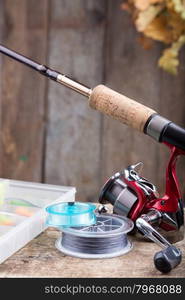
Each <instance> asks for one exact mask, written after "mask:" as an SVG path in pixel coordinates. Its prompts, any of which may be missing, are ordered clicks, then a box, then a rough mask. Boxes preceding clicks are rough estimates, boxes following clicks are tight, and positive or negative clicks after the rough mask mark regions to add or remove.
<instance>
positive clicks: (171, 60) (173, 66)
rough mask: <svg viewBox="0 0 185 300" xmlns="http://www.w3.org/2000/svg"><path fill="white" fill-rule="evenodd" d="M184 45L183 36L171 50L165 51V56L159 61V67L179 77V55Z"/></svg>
mask: <svg viewBox="0 0 185 300" xmlns="http://www.w3.org/2000/svg"><path fill="white" fill-rule="evenodd" d="M184 44H185V35H182V36H181V37H180V38H179V40H178V41H177V42H174V43H173V44H172V46H171V47H170V48H168V49H165V50H164V51H163V55H162V56H161V58H160V59H159V62H158V65H159V66H160V67H161V68H163V69H164V70H165V71H167V72H169V73H171V74H173V75H177V67H178V66H179V59H178V54H179V51H180V49H181V47H182V46H183V45H184Z"/></svg>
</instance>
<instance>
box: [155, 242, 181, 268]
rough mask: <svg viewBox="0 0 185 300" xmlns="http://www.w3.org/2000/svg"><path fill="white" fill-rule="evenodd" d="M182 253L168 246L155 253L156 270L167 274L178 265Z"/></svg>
mask: <svg viewBox="0 0 185 300" xmlns="http://www.w3.org/2000/svg"><path fill="white" fill-rule="evenodd" d="M181 259H182V253H181V251H180V249H177V248H176V247H175V246H168V247H167V248H166V249H164V250H161V251H159V252H157V253H156V254H155V256H154V264H155V267H156V269H158V270H159V271H160V272H162V273H168V272H170V271H171V270H172V269H173V268H175V267H176V266H177V265H179V264H180V262H181Z"/></svg>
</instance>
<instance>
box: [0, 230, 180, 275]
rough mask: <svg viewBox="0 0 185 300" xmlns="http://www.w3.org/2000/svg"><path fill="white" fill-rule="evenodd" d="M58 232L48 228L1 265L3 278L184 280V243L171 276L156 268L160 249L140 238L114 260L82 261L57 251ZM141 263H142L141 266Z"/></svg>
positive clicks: (0, 272) (0, 271) (134, 240)
mask: <svg viewBox="0 0 185 300" xmlns="http://www.w3.org/2000/svg"><path fill="white" fill-rule="evenodd" d="M59 236H60V233H59V231H56V230H51V229H48V230H47V231H45V232H44V233H42V234H41V235H40V236H38V237H37V238H35V239H34V240H33V241H31V242H30V243H29V244H28V245H26V246H25V247H24V248H22V249H21V250H19V251H18V252H17V253H16V254H14V255H13V256H12V257H10V258H9V259H8V260H6V261H5V262H4V263H2V264H1V265H0V277H1V278H2V277H61V278H62V277H63V278H65V277H66V278H91V277H95V278H102V277H103V278H106V277H108V278H111V277H113V278H124V277H127V278H132V277H139V278H142V277H150V278H151V277H154V278H157V277H159V278H166V277H178V278H179V277H182V278H184V277H185V240H183V241H181V242H178V243H176V246H177V247H179V248H180V249H181V250H182V255H183V256H182V262H181V264H180V265H179V266H178V267H177V268H175V269H174V270H172V271H171V272H170V273H169V274H168V275H166V274H161V273H160V272H159V271H157V270H156V269H155V267H154V265H153V256H154V254H155V253H156V252H157V251H159V249H160V248H159V247H158V246H157V245H155V244H154V243H151V242H146V241H145V240H143V239H142V238H141V237H132V238H131V237H130V238H131V239H132V241H133V249H132V250H131V251H130V252H129V253H127V254H126V255H122V256H120V257H115V258H111V259H80V258H75V257H70V256H66V255H64V254H63V253H61V252H59V251H58V250H57V249H56V248H55V241H56V239H57V238H58V237H59ZM141 262H142V263H141Z"/></svg>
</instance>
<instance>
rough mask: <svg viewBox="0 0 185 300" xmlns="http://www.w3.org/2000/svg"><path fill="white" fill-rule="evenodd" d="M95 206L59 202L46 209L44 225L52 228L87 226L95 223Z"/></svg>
mask: <svg viewBox="0 0 185 300" xmlns="http://www.w3.org/2000/svg"><path fill="white" fill-rule="evenodd" d="M95 209H96V205H94V204H92V203H81V202H60V203H56V204H53V205H50V206H48V207H47V208H46V212H47V219H46V224H47V225H48V226H52V227H59V228H60V227H74V226H89V225H92V224H95V223H96V215H95V213H94V211H95Z"/></svg>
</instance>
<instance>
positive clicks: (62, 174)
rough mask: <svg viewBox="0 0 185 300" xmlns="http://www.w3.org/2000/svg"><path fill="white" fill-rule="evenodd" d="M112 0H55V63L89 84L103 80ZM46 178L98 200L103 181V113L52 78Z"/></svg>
mask: <svg viewBox="0 0 185 300" xmlns="http://www.w3.org/2000/svg"><path fill="white" fill-rule="evenodd" d="M105 4H106V1H98V0H94V1H91V0H87V1H83V0H76V1H64V0H62V1H61V0H60V1H58V0H56V1H52V2H51V22H50V38H49V53H50V55H49V63H50V65H51V66H53V67H54V68H56V69H59V70H61V72H64V73H65V74H68V75H69V76H70V75H71V76H72V77H73V78H76V79H78V80H79V81H81V82H83V83H84V84H86V85H89V86H95V85H96V84H98V83H100V82H101V81H102V73H103V65H104V61H103V58H104V54H103V45H104V31H105V6H106V5H105ZM48 102H49V103H48V107H49V116H48V132H47V149H46V165H45V179H46V182H49V183H55V184H64V185H75V186H76V187H77V190H78V199H80V200H81V201H83V200H86V201H87V200H88V201H91V200H94V199H95V198H96V195H97V192H98V190H99V185H100V158H101V157H100V148H101V144H100V129H101V116H100V114H98V113H97V112H95V111H92V110H91V109H90V108H89V107H88V105H87V103H86V102H87V99H86V98H84V97H83V96H81V95H78V94H76V93H74V92H72V91H70V90H68V89H66V88H65V87H62V86H57V85H56V84H54V83H53V82H50V83H49V98H48Z"/></svg>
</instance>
